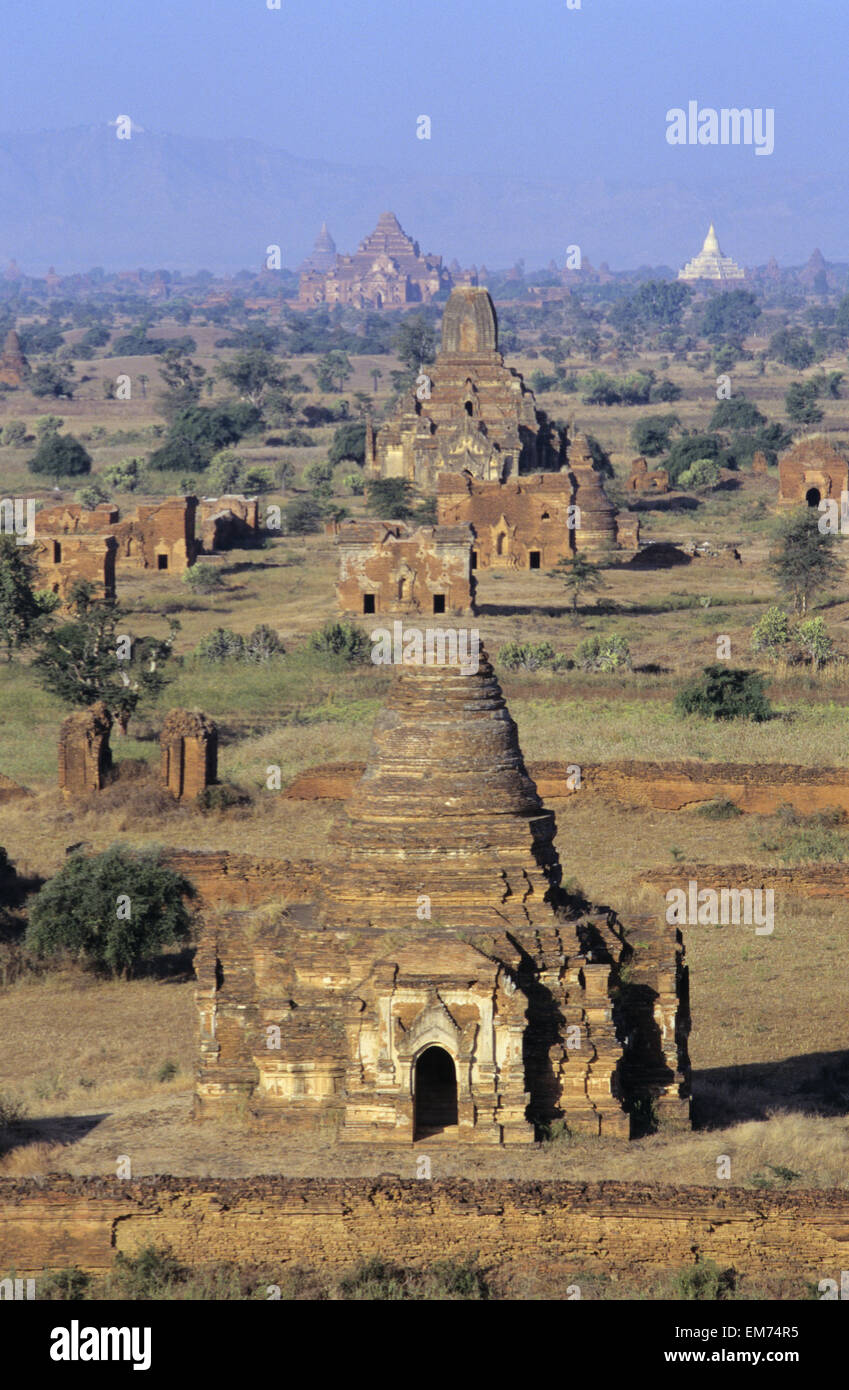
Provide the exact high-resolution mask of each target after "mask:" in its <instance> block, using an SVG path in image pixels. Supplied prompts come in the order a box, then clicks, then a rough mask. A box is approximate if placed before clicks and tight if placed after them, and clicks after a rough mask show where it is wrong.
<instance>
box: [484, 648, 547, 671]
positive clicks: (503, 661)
mask: <svg viewBox="0 0 849 1390" xmlns="http://www.w3.org/2000/svg"><path fill="white" fill-rule="evenodd" d="M556 659H557V653H556V652H555V650H554V648H553V647H552V645H551V643H550V642H508V643H507V644H506V645H505V646H503V647H502V648H501V650H500V651H499V653H498V662H499V664H500V665H501V666H504V667H505V668H506V670H508V671H539V670H542V668H543V667H546V666H548V667H550V666H552V665H553V664H554V662H555V661H556Z"/></svg>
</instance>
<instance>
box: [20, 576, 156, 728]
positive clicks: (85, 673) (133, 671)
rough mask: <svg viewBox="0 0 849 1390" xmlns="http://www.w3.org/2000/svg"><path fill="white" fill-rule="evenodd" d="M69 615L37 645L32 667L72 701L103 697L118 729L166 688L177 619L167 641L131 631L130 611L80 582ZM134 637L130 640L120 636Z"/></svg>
mask: <svg viewBox="0 0 849 1390" xmlns="http://www.w3.org/2000/svg"><path fill="white" fill-rule="evenodd" d="M68 608H69V616H68V618H67V620H66V621H65V622H63V623H61V624H60V625H59V626H57V627H54V628H51V630H50V631H49V632H47V633H46V634H45V635H44V636H43V637H42V639H41V640H40V642H39V644H38V656H37V657H36V659H35V661H34V662H33V668H34V670H35V672H36V675H37V677H38V679H39V681H40V683H41V684H42V685H43V686H44V688H45V690H49V691H51V693H52V694H54V695H58V696H59V699H60V700H64V701H65V702H66V704H69V705H79V706H82V707H85V706H87V705H92V704H94V703H95V701H97V700H103V702H104V703H105V705H106V707H107V709H108V710H109V712H110V714H111V715H112V717H113V718H114V720H115V722H116V724H117V727H118V730H119V732H120V733H122V734H125V733H126V732H127V726H128V724H129V722H130V719H131V718H132V716H133V714H134V713H135V711H136V709H137V707H138V705H139V704H140V703H141V702H142V701H143V700H153V699H155V698H156V696H157V695H158V694H159V692H160V691H161V690H162V689H163V688H164V687H165V685H166V684H167V682H168V680H169V676H168V674H167V672H166V670H165V667H166V664H167V662H168V661H169V659H170V657H171V655H172V646H173V642H174V637H175V635H176V633H177V631H178V630H179V626H180V625H179V623H178V622H176V621H174V620H172V622H171V627H170V632H169V635H168V637H167V638H165V639H164V640H158V639H156V638H154V637H142V638H139V639H137V640H133V639H132V637H130V634H129V633H128V632H127V616H128V615H127V614H126V613H125V611H124V610H123V609H122V608H120V607H119V606H118V604H117V603H115V602H114V600H112V599H96V598H94V596H93V591H92V588H91V585H90V584H87V583H85V582H84V581H80V582H78V583H77V584H75V585H74V587H73V589H72V590H71V593H70V595H69V603H68ZM124 637H130V642H129V651H128V652H127V654H126V656H124V655H123V653H124V652H125V649H126V647H127V644H126V643H124V642H122V641H121V642H119V639H121V638H124Z"/></svg>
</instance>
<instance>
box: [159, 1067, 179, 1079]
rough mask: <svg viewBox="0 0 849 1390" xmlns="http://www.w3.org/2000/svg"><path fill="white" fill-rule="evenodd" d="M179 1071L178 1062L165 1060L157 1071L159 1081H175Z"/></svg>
mask: <svg viewBox="0 0 849 1390" xmlns="http://www.w3.org/2000/svg"><path fill="white" fill-rule="evenodd" d="M178 1071H179V1067H178V1066H177V1063H176V1062H163V1063H162V1066H161V1067H160V1068H159V1070H158V1071H157V1073H156V1079H157V1081H159V1082H165V1081H173V1080H174V1077H175V1076H176V1075H177V1072H178Z"/></svg>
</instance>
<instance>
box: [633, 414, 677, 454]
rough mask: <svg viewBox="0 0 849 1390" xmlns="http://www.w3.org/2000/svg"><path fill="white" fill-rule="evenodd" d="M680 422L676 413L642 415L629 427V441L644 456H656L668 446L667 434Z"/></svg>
mask: <svg viewBox="0 0 849 1390" xmlns="http://www.w3.org/2000/svg"><path fill="white" fill-rule="evenodd" d="M680 424H681V421H680V420H679V419H678V416H677V415H644V416H643V418H642V420H638V421H637V423H636V424H635V425H633V426H632V427H631V442H632V444H633V445H634V448H635V449H637V450H638V451H639V453H640V454H641V455H643V456H644V457H645V458H656V457H657V455H658V454H663V453H665V452H666V450H667V449H668V448H669V436H670V434H671V432H672V430H673V429H675V428H676V426H679V425H680Z"/></svg>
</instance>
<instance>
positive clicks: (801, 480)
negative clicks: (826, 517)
mask: <svg viewBox="0 0 849 1390" xmlns="http://www.w3.org/2000/svg"><path fill="white" fill-rule="evenodd" d="M842 492H849V463H847V461H846V459H845V458H844V457H843V455H842V454H839V453H838V452H837V450H836V449H835V448H834V446H833V445H832V444H830V443H829V441H828V440H827V439H826V438H825V437H824V435H821V434H815V435H810V436H809V437H808V438H807V439H800V440H799V441H798V442H797V443H796V444H794V445H793V447H792V449H789V450H788V451H787V453H786V454H783V455H782V456H781V458H780V459H779V460H778V501H779V503H781V504H782V505H786V506H790V505H793V506H803V505H804V504H805V503H807V505H808V506H809V507H816V506H817V505H818V503H819V502H821V501H822V499H823V498H826V497H830V498H833V499H834V501H835V502H837V503H839V502H840V494H841V493H842Z"/></svg>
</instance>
